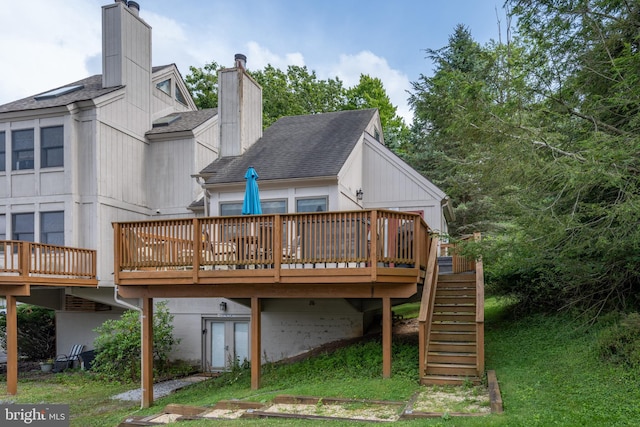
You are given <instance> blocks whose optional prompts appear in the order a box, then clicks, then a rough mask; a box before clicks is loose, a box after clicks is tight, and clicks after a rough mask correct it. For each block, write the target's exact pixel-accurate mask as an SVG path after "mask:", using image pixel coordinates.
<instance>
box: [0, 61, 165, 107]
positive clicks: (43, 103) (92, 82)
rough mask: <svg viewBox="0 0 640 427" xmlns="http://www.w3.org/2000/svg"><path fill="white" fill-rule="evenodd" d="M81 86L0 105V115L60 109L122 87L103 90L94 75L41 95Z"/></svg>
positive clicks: (160, 68) (100, 79) (98, 75)
mask: <svg viewBox="0 0 640 427" xmlns="http://www.w3.org/2000/svg"><path fill="white" fill-rule="evenodd" d="M172 65H174V64H169V65H159V66H156V67H153V68H152V72H153V73H155V72H157V71H160V70H162V69H165V68H167V67H171V66H172ZM76 85H83V86H84V87H83V88H82V89H79V90H76V91H74V92H71V93H68V94H65V95H60V96H57V97H55V98H50V99H43V100H39V101H38V100H36V99H35V98H36V96H38V95H41V94H40V93H38V94H35V95H32V96H29V97H27V98H23V99H19V100H17V101H12V102H9V103H7V104H3V105H0V113H8V112H11V111H23V110H37V109H39V108H51V107H61V106H64V105H69V104H73V103H74V102H79V101H87V100H90V99H94V98H97V97H99V96H102V95H104V94H107V93H109V92H113V91H115V90H118V89H120V88H122V87H124V86H114V87H108V88H103V87H102V74H96V75H93V76H91V77H87V78H84V79H82V80H78V81H77V82H73V83H68V84H66V85H63V86H60V87H57V88H53V89H49V90H47V91H45V92H42V93H47V92H50V91H51V90H55V89H61V88H65V87H70V86H76Z"/></svg>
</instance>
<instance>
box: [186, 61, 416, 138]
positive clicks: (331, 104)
mask: <svg viewBox="0 0 640 427" xmlns="http://www.w3.org/2000/svg"><path fill="white" fill-rule="evenodd" d="M220 68H221V67H220V66H219V65H218V64H217V63H216V62H215V61H214V62H211V63H209V64H206V65H205V66H204V68H196V67H190V73H189V74H188V75H187V77H186V79H185V81H186V84H187V87H188V88H189V90H190V91H191V93H192V95H193V98H194V101H195V103H196V105H197V106H198V108H213V107H217V105H218V87H217V84H218V76H217V72H218V70H219V69H220ZM250 74H251V76H252V77H253V78H254V79H255V80H256V82H258V83H259V84H260V86H262V118H263V121H262V122H263V126H264V127H265V128H266V127H269V126H271V124H273V122H275V121H276V120H278V119H279V118H280V117H283V116H296V115H304V114H317V113H327V112H332V111H343V110H354V109H365V108H377V109H378V110H379V112H380V121H381V124H382V131H383V133H384V136H385V143H386V144H387V146H389V147H394V148H398V149H401V147H402V146H403V141H404V140H405V139H406V138H407V136H408V129H407V126H406V125H405V123H404V121H403V120H402V118H400V117H399V116H398V115H397V108H396V107H395V106H394V105H393V104H391V101H390V99H389V96H388V95H387V92H386V90H385V88H384V86H383V84H382V81H381V80H380V79H379V78H374V77H370V76H368V75H365V74H363V75H361V76H360V81H359V82H358V84H357V85H355V86H353V87H351V88H345V87H344V86H343V83H342V81H341V80H340V79H339V78H337V77H335V78H327V79H326V80H323V79H319V78H318V76H317V75H316V72H315V71H313V70H309V69H308V68H307V67H306V66H297V65H289V66H288V67H287V69H286V70H280V69H278V68H275V67H273V66H272V65H267V66H266V67H264V69H262V70H253V71H250Z"/></svg>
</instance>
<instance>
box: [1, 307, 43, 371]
mask: <svg viewBox="0 0 640 427" xmlns="http://www.w3.org/2000/svg"><path fill="white" fill-rule="evenodd" d="M17 317H18V354H19V355H20V356H21V357H24V358H26V359H27V360H43V359H50V358H53V357H55V356H56V314H55V311H54V310H50V309H48V308H44V307H38V306H35V305H29V304H20V305H18V306H17ZM6 332H7V318H6V316H0V342H1V343H2V347H3V348H7V334H6Z"/></svg>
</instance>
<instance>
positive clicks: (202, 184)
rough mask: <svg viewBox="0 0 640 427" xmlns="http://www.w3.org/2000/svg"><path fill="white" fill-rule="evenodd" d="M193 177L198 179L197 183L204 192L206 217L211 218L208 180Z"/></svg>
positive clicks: (197, 176)
mask: <svg viewBox="0 0 640 427" xmlns="http://www.w3.org/2000/svg"><path fill="white" fill-rule="evenodd" d="M191 177H192V178H195V179H196V182H197V183H198V185H199V186H200V187H201V188H202V191H204V216H209V211H210V209H211V208H210V207H209V200H210V199H211V195H210V194H209V190H207V187H206V184H207V180H206V179H204V177H203V176H202V175H191Z"/></svg>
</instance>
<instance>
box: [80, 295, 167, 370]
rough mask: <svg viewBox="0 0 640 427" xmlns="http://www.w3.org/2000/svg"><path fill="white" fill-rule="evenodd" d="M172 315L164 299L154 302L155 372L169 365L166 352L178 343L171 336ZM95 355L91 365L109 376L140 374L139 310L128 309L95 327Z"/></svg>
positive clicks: (165, 368)
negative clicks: (116, 317) (96, 334)
mask: <svg viewBox="0 0 640 427" xmlns="http://www.w3.org/2000/svg"><path fill="white" fill-rule="evenodd" d="M172 322H173V316H172V315H171V314H170V313H169V309H168V308H167V303H166V302H161V303H158V304H156V309H155V312H154V316H153V359H154V371H155V373H156V375H161V374H163V373H164V372H165V371H166V370H167V369H168V368H169V363H168V362H169V353H170V352H171V349H172V348H173V346H174V345H177V344H178V343H179V340H176V339H175V338H174V337H173V323H172ZM95 332H97V333H98V336H97V337H96V339H95V340H94V347H95V349H96V357H95V359H94V361H93V367H92V369H93V370H94V371H95V372H97V373H100V374H102V375H104V376H105V377H107V378H109V379H114V380H115V379H124V378H126V379H130V380H133V381H135V380H137V379H139V378H140V358H141V347H140V340H141V331H140V313H138V312H137V311H134V310H128V311H126V312H125V313H123V315H122V316H121V318H120V319H119V320H107V321H106V322H104V323H103V324H102V325H101V326H99V327H98V328H96V329H95Z"/></svg>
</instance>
